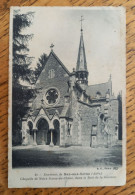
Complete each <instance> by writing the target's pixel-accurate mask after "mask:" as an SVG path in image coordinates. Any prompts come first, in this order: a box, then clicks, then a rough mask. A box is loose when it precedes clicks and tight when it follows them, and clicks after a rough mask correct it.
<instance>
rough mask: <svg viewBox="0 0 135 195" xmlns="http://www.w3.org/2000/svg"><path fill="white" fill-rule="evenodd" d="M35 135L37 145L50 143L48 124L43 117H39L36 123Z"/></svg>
mask: <svg viewBox="0 0 135 195" xmlns="http://www.w3.org/2000/svg"><path fill="white" fill-rule="evenodd" d="M37 129H38V130H37V135H36V142H37V144H38V145H44V144H49V143H50V134H49V124H48V122H47V121H46V120H45V119H44V118H41V119H39V121H38V123H37Z"/></svg>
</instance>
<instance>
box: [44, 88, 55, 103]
mask: <svg viewBox="0 0 135 195" xmlns="http://www.w3.org/2000/svg"><path fill="white" fill-rule="evenodd" d="M46 100H47V103H48V104H55V103H56V102H57V100H58V91H57V90H56V89H49V90H48V91H47V93H46Z"/></svg>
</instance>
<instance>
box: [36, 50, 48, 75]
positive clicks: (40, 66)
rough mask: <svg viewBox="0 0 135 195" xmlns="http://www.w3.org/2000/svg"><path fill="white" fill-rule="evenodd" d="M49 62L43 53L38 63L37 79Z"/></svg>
mask: <svg viewBox="0 0 135 195" xmlns="http://www.w3.org/2000/svg"><path fill="white" fill-rule="evenodd" d="M46 61H47V55H46V54H45V53H43V54H42V55H41V56H40V57H39V58H38V63H37V67H36V69H35V77H36V78H38V77H39V75H40V73H41V72H42V70H43V69H44V67H45V64H46Z"/></svg>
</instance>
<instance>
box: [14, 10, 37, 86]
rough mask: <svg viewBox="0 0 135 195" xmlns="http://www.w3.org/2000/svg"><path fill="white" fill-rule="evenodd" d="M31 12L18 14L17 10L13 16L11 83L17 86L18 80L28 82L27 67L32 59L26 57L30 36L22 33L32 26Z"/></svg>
mask: <svg viewBox="0 0 135 195" xmlns="http://www.w3.org/2000/svg"><path fill="white" fill-rule="evenodd" d="M33 14H34V13H33V12H28V13H26V14H20V12H19V10H17V11H16V10H15V11H14V15H13V82H14V84H18V82H19V79H20V78H21V79H25V80H28V77H27V74H28V73H29V71H30V70H29V65H30V64H31V62H32V59H33V58H32V57H29V56H28V51H29V48H28V43H29V40H30V39H32V37H33V35H32V34H23V33H22V31H23V30H24V29H25V28H26V27H29V26H30V25H31V24H32V18H33Z"/></svg>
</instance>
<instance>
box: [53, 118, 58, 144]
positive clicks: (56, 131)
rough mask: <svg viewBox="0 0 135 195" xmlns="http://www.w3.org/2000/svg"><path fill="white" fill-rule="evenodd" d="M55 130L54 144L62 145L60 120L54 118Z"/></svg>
mask: <svg viewBox="0 0 135 195" xmlns="http://www.w3.org/2000/svg"><path fill="white" fill-rule="evenodd" d="M53 125H54V131H53V144H54V145H57V146H59V145H60V123H59V121H58V120H54V122H53Z"/></svg>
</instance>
